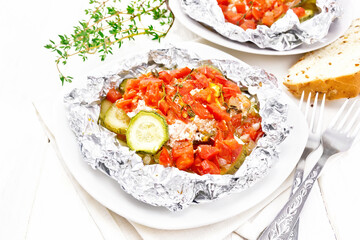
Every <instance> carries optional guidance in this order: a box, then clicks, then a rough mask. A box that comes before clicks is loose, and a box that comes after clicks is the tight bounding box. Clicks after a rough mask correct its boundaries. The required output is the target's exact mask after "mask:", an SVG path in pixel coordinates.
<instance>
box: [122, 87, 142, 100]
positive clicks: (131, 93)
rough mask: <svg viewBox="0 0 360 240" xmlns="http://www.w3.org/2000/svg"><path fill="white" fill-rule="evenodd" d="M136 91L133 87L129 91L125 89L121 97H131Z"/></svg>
mask: <svg viewBox="0 0 360 240" xmlns="http://www.w3.org/2000/svg"><path fill="white" fill-rule="evenodd" d="M137 93H138V92H137V91H136V90H135V89H130V90H129V91H126V92H125V94H124V96H123V98H124V99H133V98H134V97H135V96H136V95H137Z"/></svg>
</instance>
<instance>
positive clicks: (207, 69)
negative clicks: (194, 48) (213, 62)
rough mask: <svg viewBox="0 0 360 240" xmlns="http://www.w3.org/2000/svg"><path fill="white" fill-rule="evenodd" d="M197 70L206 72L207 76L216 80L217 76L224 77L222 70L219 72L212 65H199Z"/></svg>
mask: <svg viewBox="0 0 360 240" xmlns="http://www.w3.org/2000/svg"><path fill="white" fill-rule="evenodd" d="M197 71H198V72H200V73H202V74H204V75H205V76H206V77H207V78H210V79H212V80H214V78H215V76H221V77H222V74H221V72H219V71H218V70H216V69H214V68H212V67H209V66H206V65H204V66H201V67H198V68H197Z"/></svg>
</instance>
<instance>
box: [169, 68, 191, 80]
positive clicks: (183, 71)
mask: <svg viewBox="0 0 360 240" xmlns="http://www.w3.org/2000/svg"><path fill="white" fill-rule="evenodd" d="M190 72H191V69H190V68H188V67H184V68H180V69H175V70H172V71H171V72H170V75H171V76H172V77H173V78H184V77H186V76H187V75H189V74H190Z"/></svg>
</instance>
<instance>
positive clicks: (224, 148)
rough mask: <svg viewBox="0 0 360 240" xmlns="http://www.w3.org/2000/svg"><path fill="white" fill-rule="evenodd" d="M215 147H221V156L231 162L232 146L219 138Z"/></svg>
mask: <svg viewBox="0 0 360 240" xmlns="http://www.w3.org/2000/svg"><path fill="white" fill-rule="evenodd" d="M215 147H216V148H217V149H219V157H221V158H223V159H225V160H226V162H227V163H231V160H232V150H231V148H230V147H229V146H228V145H226V144H225V143H224V142H223V141H220V140H217V141H216V142H215Z"/></svg>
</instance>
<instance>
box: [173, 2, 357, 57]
mask: <svg viewBox="0 0 360 240" xmlns="http://www.w3.org/2000/svg"><path fill="white" fill-rule="evenodd" d="M343 5H344V12H343V16H342V17H341V18H339V19H336V20H335V21H334V22H333V23H332V24H331V26H330V29H329V33H328V34H327V35H326V37H325V38H324V39H322V40H321V41H319V42H316V43H314V44H302V45H300V46H299V47H297V48H294V49H292V50H288V51H276V50H273V49H267V48H259V47H257V46H256V45H255V44H253V43H251V42H244V43H241V42H236V41H233V40H230V39H228V38H225V37H223V36H222V35H220V34H219V33H217V32H215V31H214V30H212V29H209V28H207V27H205V26H204V25H202V24H201V23H199V22H197V21H195V20H194V19H192V18H190V17H189V16H188V15H187V14H186V13H185V12H184V11H183V10H182V8H181V4H180V0H170V8H171V10H172V12H173V13H174V15H175V18H176V19H178V20H179V21H180V22H181V23H182V25H183V26H185V27H186V28H187V29H189V30H190V31H192V32H193V33H195V34H196V35H198V36H200V37H202V38H205V39H206V40H208V41H210V42H213V43H216V44H218V45H221V46H224V47H227V48H231V49H234V50H237V51H242V52H248V53H254V54H261V55H294V54H300V53H306V52H310V51H313V50H316V49H319V48H322V47H324V46H326V45H328V44H330V43H332V42H333V41H335V40H336V39H338V38H339V37H340V36H341V35H343V34H344V33H345V31H346V30H347V29H348V28H349V26H350V24H351V22H352V20H353V10H352V6H353V4H352V3H351V1H350V0H348V1H346V3H345V4H343Z"/></svg>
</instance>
